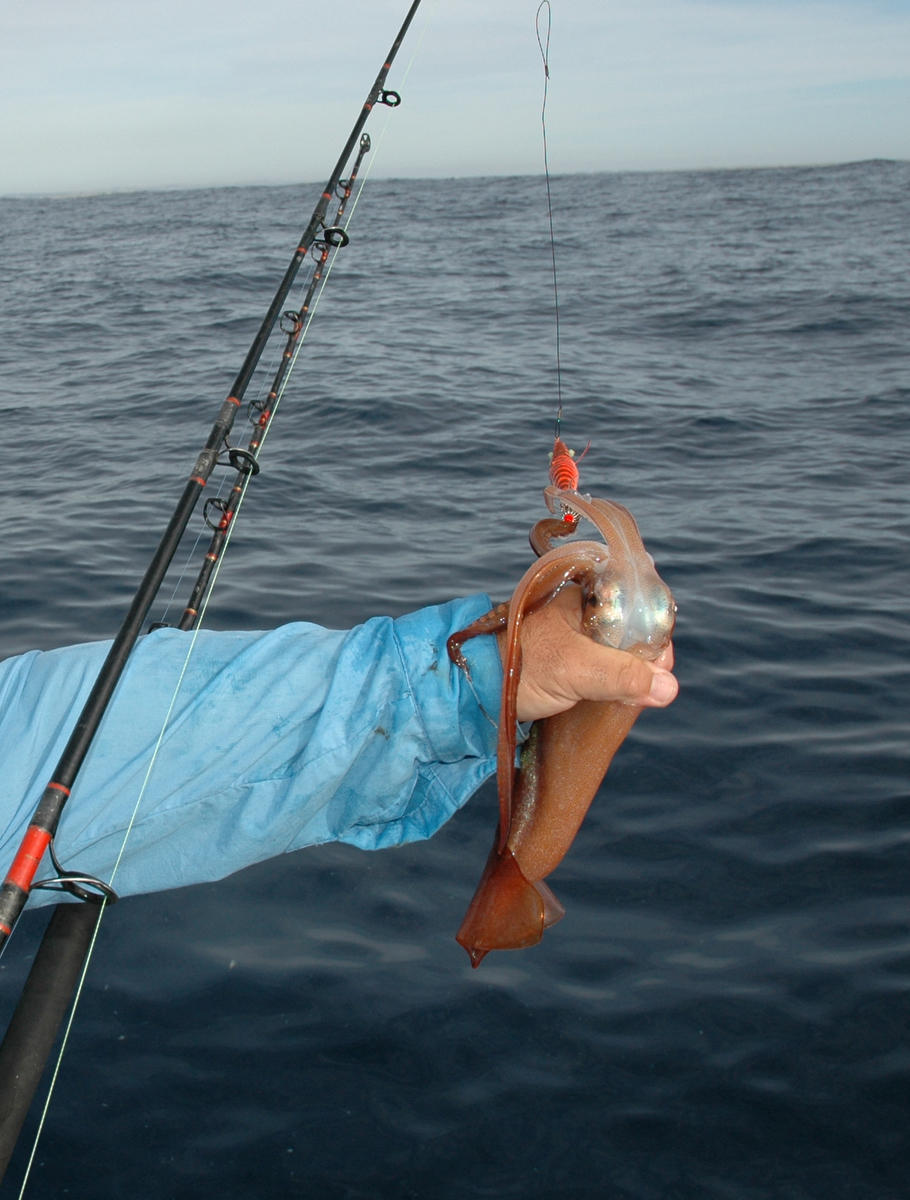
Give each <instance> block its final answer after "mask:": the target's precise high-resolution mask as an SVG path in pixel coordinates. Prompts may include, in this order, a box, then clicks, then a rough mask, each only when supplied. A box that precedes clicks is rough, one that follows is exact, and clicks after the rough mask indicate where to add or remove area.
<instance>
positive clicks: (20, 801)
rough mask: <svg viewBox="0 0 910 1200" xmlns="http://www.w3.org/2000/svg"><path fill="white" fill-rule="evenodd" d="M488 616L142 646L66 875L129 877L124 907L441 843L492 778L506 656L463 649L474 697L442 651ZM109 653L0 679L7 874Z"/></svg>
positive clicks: (84, 803)
mask: <svg viewBox="0 0 910 1200" xmlns="http://www.w3.org/2000/svg"><path fill="white" fill-rule="evenodd" d="M489 608H490V602H489V599H488V598H487V597H486V596H473V597H470V598H468V599H466V600H455V601H452V602H450V603H448V604H443V605H439V606H436V607H432V608H426V609H423V610H421V611H420V612H417V613H412V614H410V615H409V616H406V617H401V618H399V619H398V620H392V619H391V618H388V617H376V618H374V619H373V620H371V621H368V622H367V623H366V624H365V625H360V626H358V627H357V628H356V629H352V630H350V631H347V632H339V631H335V630H329V629H323V628H321V627H319V626H316V625H310V624H304V623H295V624H291V625H284V626H282V627H281V628H279V629H275V630H272V631H271V632H268V633H216V632H207V631H205V630H202V631H200V632H199V633H197V634H195V635H193V634H188V633H181V632H178V631H177V630H173V629H161V630H158V631H156V632H155V633H152V634H149V635H147V636H146V637H143V638H141V639H140V641H139V643H138V645H137V646H136V649H135V650H134V651H133V654H132V656H131V658H130V660H129V662H128V664H127V667H126V670H125V671H124V674H123V677H122V678H121V680H120V683H119V684H118V687H117V691H116V693H115V696H114V700H113V702H112V704H111V707H110V708H109V710H108V712H107V714H106V715H105V717H104V721H103V723H102V725H101V728H100V729H99V731H98V734H97V736H96V738H95V741H94V743H93V745H92V748H91V750H90V752H89V755H88V757H87V759H86V761H85V764H84V766H83V768H82V771H81V772H80V774H79V777H78V779H77V781H76V784H75V786H74V788H73V793H72V796H71V798H70V800H69V801H68V803H67V806H66V808H65V810H64V813H63V817H62V820H61V823H60V828H59V830H58V833H57V840H56V846H57V853H58V856H59V857H60V859H61V861H62V862H63V864H64V866H65V867H66V868H67V869H68V870H78V871H84V872H86V873H88V874H92V875H95V876H98V877H100V878H102V879H105V880H109V879H110V878H111V875H112V872H114V870H115V864H117V866H116V877H115V878H114V887H115V888H116V890H117V891H118V892H119V893H120V894H121V895H129V894H131V893H138V892H150V891H157V890H160V889H163V888H171V887H181V886H183V885H185V884H191V883H200V882H203V881H206V880H214V879H221V878H223V877H224V876H225V875H229V874H230V873H231V872H233V871H236V870H238V869H239V868H241V867H244V866H248V865H249V864H251V863H254V862H258V861H260V860H262V859H265V858H270V857H272V856H273V855H276V854H281V853H283V852H284V851H287V850H295V849H297V848H298V847H301V846H308V845H314V844H317V843H320V842H327V841H342V842H349V843H351V844H352V845H355V846H360V847H362V848H363V849H365V850H374V849H378V848H380V847H385V846H396V845H400V844H402V843H404V842H409V841H414V840H416V839H419V838H428V837H431V836H432V835H433V834H434V833H435V832H436V830H437V829H438V828H439V827H440V826H441V825H442V824H443V823H444V822H445V821H446V820H448V818H449V817H450V816H451V815H452V813H453V812H454V811H455V810H456V809H457V808H459V807H460V806H461V805H462V804H464V803H465V801H466V800H467V799H468V798H469V797H470V796H471V794H472V793H473V792H474V791H475V790H476V788H477V787H478V786H479V785H480V783H481V782H482V781H483V780H484V779H485V778H487V776H488V775H490V774H492V772H493V771H494V770H495V755H496V729H495V724H494V722H493V721H492V720H491V717H494V716H495V715H496V713H497V711H498V707H499V693H500V689H501V684H502V670H501V666H500V660H499V653H498V650H497V646H496V639H495V638H488V637H482V638H476V639H474V640H473V641H471V642H468V643H467V645H466V647H465V649H466V654H467V657H468V659H469V661H470V663H471V667H472V676H473V686H472V685H471V684H470V683H469V682H468V681H467V679H466V678H465V676H464V674H463V673H462V672H461V671H459V670H457V669H456V668H454V667H453V666H452V664H451V663H450V662H449V659H448V656H447V654H446V644H445V643H446V639H447V637H448V636H449V634H451V633H453V632H454V631H455V630H457V629H460V628H463V627H464V626H466V625H468V624H470V622H471V621H473V620H474V619H475V618H476V617H478V616H480V615H481V614H482V613H483V612H485V611H487V610H488V609H489ZM109 645H110V643H108V642H94V643H89V644H87V645H81V646H71V647H68V648H66V649H63V650H52V651H48V652H44V653H39V652H34V653H31V654H24V655H21V656H19V657H18V658H13V659H8V660H7V661H6V662H3V663H0V759H2V761H3V764H4V772H3V775H4V778H3V784H2V794H0V867H2V868H3V869H5V867H6V866H7V865H8V864H9V863H10V862H11V861H12V858H13V856H14V854H15V852H16V849H17V848H18V845H19V842H20V840H21V838H22V835H23V834H24V832H25V829H26V826H27V824H28V822H29V820H30V818H31V816H32V813H33V812H34V809H35V806H36V804H37V802H38V799H39V797H40V795H41V792H42V791H43V789H44V786H45V784H46V783H47V781H48V779H49V778H50V777H51V774H52V772H53V770H54V767H55V766H56V763H57V760H58V758H59V756H60V754H61V753H62V751H63V747H64V745H65V744H66V740H67V738H68V737H69V734H70V732H71V730H72V728H73V725H74V724H75V721H76V718H77V716H78V714H79V711H80V710H81V707H82V705H83V703H84V702H85V699H86V697H87V696H88V693H89V690H90V689H91V686H92V684H93V683H94V680H95V677H96V675H97V673H98V670H99V668H100V666H101V663H102V661H103V658H104V655H105V654H106V652H107V650H108V647H109ZM190 647H192V653H191V654H190V655H189V658H187V652H188V650H189V649H190ZM488 714H489V715H488ZM162 731H163V732H162ZM137 804H138V807H137ZM130 826H131V827H130ZM127 830H129V837H128V839H127V841H126V847H125V850H123V853H122V857H121V847H122V846H123V841H124V836H125V835H126V833H127ZM118 858H119V864H118ZM49 873H50V871H49V870H44V869H42V870H41V871H39V878H40V877H41V876H46V875H48V874H49ZM54 898H56V897H55V896H54V895H49V894H47V893H43V892H41V891H38V892H36V893H34V898H33V900H32V903H40V902H41V901H42V900H45V901H46V900H51V899H54Z"/></svg>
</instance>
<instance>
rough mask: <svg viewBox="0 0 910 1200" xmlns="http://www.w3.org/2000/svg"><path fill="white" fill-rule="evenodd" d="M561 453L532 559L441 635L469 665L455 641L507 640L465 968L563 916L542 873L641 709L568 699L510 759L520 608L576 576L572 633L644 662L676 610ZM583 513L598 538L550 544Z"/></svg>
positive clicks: (604, 504)
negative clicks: (472, 617) (479, 611)
mask: <svg viewBox="0 0 910 1200" xmlns="http://www.w3.org/2000/svg"><path fill="white" fill-rule="evenodd" d="M572 457H573V456H572V452H571V451H570V450H568V449H567V447H566V446H565V443H564V442H562V441H561V440H559V439H558V438H557V440H556V444H555V447H554V452H553V454H552V455H551V459H552V463H553V465H552V467H551V470H550V479H551V481H552V482H551V485H550V486H549V487H547V488H546V489H545V490H544V499H545V501H546V504H547V507H548V509H549V510H550V512H551V513H553V514H554V517H553V518H549V519H545V520H542V521H538V523H537V524H536V525H535V526H534V528H533V529H532V530H531V534H530V542H531V547H532V549H533V550H534V552H535V553H536V554H537V555H539V558H538V561H537V562H536V563H534V565H533V566H531V567H530V568H529V570H528V571H527V572H526V573H525V575H524V577H523V578H522V580H521V582H520V583H519V584H518V587H517V588H516V589H515V592H514V594H513V595H512V598H511V600H510V601H508V602H507V603H506V604H501V605H499V606H498V607H497V608H495V609H493V610H492V612H489V613H487V614H486V615H484V616H482V617H480V618H479V619H478V620H477V621H474V622H473V624H471V625H469V626H468V627H467V628H466V629H463V630H460V631H459V632H458V633H455V634H453V635H452V637H451V638H450V639H449V645H448V652H449V657H450V658H451V659H452V661H453V662H454V663H455V664H456V665H457V666H459V667H460V668H461V669H462V670H464V671H466V672H468V673H469V670H468V664H467V660H466V659H465V657H464V654H463V651H462V646H463V644H464V642H465V641H467V640H468V639H469V638H472V637H476V636H478V635H481V634H492V633H501V632H503V631H504V632H505V643H506V648H505V662H504V682H503V689H502V701H501V706H500V713H499V734H498V743H497V770H496V776H497V785H498V790H499V823H498V825H497V829H496V835H495V838H494V840H493V847H492V849H491V851H490V855H489V858H488V859H487V863H486V867H485V868H484V872H483V875H482V876H481V880H480V883H479V884H478V887H477V891H476V892H475V894H474V897H473V899H472V900H471V903H470V905H469V906H468V911H467V913H466V915H465V918H464V920H463V922H462V924H461V928H460V929H459V930H458V933H457V935H456V940H457V941H458V942H459V944H460V945H462V946H463V947H464V948H465V950H467V952H468V955H469V956H470V959H471V964H472V966H474V967H478V966H479V965H480V963H481V960H482V959H483V958H484V956H485V955H486V954H487V953H488V952H489V951H490V950H517V949H521V948H523V947H525V946H533V945H535V944H536V943H537V942H539V941H540V939H541V937H542V936H543V931H544V930H545V929H547V928H549V926H551V925H554V924H555V923H556V922H557V921H559V920H560V919H561V918H562V917H563V916H564V915H565V909H564V908H563V907H562V905H561V904H560V903H559V901H558V900H557V899H556V897H555V896H554V895H553V893H552V891H551V890H550V888H549V887H548V886H547V884H546V883H545V882H544V880H545V878H546V877H547V876H548V875H549V874H550V873H551V872H552V871H553V870H554V869H555V868H556V867H557V866H558V865H559V863H560V862H561V861H562V859H563V858H564V857H565V855H566V853H567V852H568V850H569V847H570V846H571V845H572V842H573V841H574V839H575V835H576V834H577V833H578V830H579V828H580V827H581V823H582V821H583V820H584V817H585V814H586V813H587V811H588V808H589V807H590V805H591V801H592V800H593V799H594V795H595V793H596V792H597V789H598V788H599V787H600V784H601V782H602V780H603V778H604V776H605V775H606V773H607V770H608V768H609V766H610V763H611V762H612V760H613V756H614V755H615V753H616V751H617V750H618V749H619V747H620V746H621V745H622V743H623V741H624V740H625V737H626V735H627V734H628V732H629V730H630V729H631V728H632V726H633V724H634V723H635V720H636V718H637V717H638V714H639V713H640V712H641V707H640V706H637V705H634V704H625V703H623V702H621V701H618V700H616V701H606V702H600V701H590V700H582V701H579V702H578V703H577V704H576V705H575V706H574V708H571V709H569V711H567V712H563V713H559V714H557V715H556V716H553V717H547V718H546V719H545V720H542V721H537V722H535V723H534V725H533V726H532V727H531V731H530V733H529V735H528V738H527V740H526V741H525V743H524V745H523V746H522V749H521V757H520V762H519V766H518V768H517V769H516V767H515V753H516V743H517V730H518V725H517V717H516V708H517V695H518V684H519V682H520V679H521V630H522V623H523V621H524V618H525V617H526V616H527V615H528V614H529V613H531V612H534V611H536V610H537V609H540V608H542V607H543V606H544V605H546V604H548V603H549V602H550V601H551V600H552V599H553V598H554V597H555V596H556V595H557V593H559V592H560V591H561V590H562V589H563V588H565V587H568V586H570V585H576V586H577V587H579V588H580V590H581V602H582V629H583V632H584V633H586V634H587V635H588V636H589V637H592V638H593V639H594V640H595V641H596V642H600V643H601V644H602V645H604V646H612V647H614V648H615V649H617V650H627V651H629V652H630V653H632V654H636V655H638V656H639V657H641V658H643V659H646V660H650V661H652V662H653V661H654V660H656V659H657V658H659V657H660V655H661V654H662V653H663V651H664V650H665V649H666V647H667V646H668V645H669V643H670V638H671V636H672V633H673V626H674V624H675V620H676V605H675V604H674V601H673V597H672V595H671V594H670V589H669V588H668V587H667V585H666V584H665V583H664V582H663V580H662V579H661V578H660V576H659V575H658V574H657V571H656V570H655V568H654V560H653V559H652V558H651V556H650V555H649V554H648V552H647V551H646V550H645V547H644V544H643V543H642V540H641V535H640V534H639V532H638V526H637V525H636V524H635V520H634V518H633V517H632V514H631V513H630V512H629V511H628V509H625V508H623V506H622V505H621V504H616V503H614V502H613V501H611V500H600V499H592V498H591V497H590V496H582V495H581V494H579V492H578V491H577V483H578V470H577V467H576V466H575V464H574V463H572ZM567 464H569V465H568V467H567ZM566 483H568V484H570V485H571V486H569V487H566V486H564V485H565V484H566ZM557 484H560V485H563V486H556V485H557ZM582 519H584V520H585V521H588V522H590V523H591V524H592V525H593V526H594V527H595V528H596V530H597V532H598V534H599V535H600V537H601V539H602V540H601V541H574V542H571V543H567V544H564V545H562V546H557V547H555V548H554V546H553V542H554V541H556V540H559V539H561V538H565V537H568V536H569V535H570V534H573V533H574V532H575V531H576V529H577V528H578V524H579V521H580V520H582Z"/></svg>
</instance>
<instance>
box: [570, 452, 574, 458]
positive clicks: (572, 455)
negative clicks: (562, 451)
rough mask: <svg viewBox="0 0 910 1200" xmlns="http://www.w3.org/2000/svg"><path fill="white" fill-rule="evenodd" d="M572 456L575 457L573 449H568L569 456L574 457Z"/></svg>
mask: <svg viewBox="0 0 910 1200" xmlns="http://www.w3.org/2000/svg"><path fill="white" fill-rule="evenodd" d="M574 457H575V451H574V450H570V451H569V458H574Z"/></svg>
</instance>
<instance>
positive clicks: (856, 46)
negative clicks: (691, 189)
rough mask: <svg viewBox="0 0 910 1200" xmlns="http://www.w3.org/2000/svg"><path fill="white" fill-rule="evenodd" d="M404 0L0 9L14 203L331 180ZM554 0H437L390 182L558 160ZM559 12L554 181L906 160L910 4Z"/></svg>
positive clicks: (414, 36)
mask: <svg viewBox="0 0 910 1200" xmlns="http://www.w3.org/2000/svg"><path fill="white" fill-rule="evenodd" d="M406 9H407V0H344V2H342V0H319V3H316V2H315V0H294V2H291V0H270V2H269V3H268V4H264V3H262V0H257V2H256V3H254V2H253V0H217V2H216V0H143V2H142V3H139V2H138V0H40V2H39V3H26V2H25V0H0V194H4V195H10V194H21V193H35V192H39V193H67V192H95V191H109V190H118V189H136V188H174V187H205V186H213V185H225V184H250V183H292V182H303V181H306V182H311V181H316V180H321V179H323V178H325V177H326V176H327V175H328V174H329V171H330V170H331V167H332V165H333V163H334V158H335V156H336V155H337V153H338V150H339V149H340V146H341V145H342V144H343V142H344V139H345V137H346V135H347V133H348V131H349V129H350V127H351V126H352V124H353V122H354V120H355V118H356V116H357V112H358V110H359V107H360V105H361V104H362V103H363V100H364V98H365V96H366V94H367V92H368V90H369V86H370V84H371V82H372V80H373V79H374V77H375V75H376V72H377V70H378V68H379V66H380V64H381V62H382V60H383V58H384V56H385V53H386V51H387V49H388V47H389V45H390V44H391V42H392V39H393V37H394V35H395V32H396V30H397V28H398V25H399V24H400V22H401V20H402V18H403V16H404V13H405V11H406ZM536 9H537V0H423V3H422V5H421V8H420V10H418V14H417V17H416V19H415V23H414V25H413V26H412V29H411V32H410V34H409V36H408V39H407V40H406V42H405V44H404V46H403V48H402V50H401V52H400V54H399V58H398V60H397V62H396V64H395V66H394V68H393V71H392V73H391V74H390V77H389V85H390V86H392V87H396V86H400V87H401V90H402V95H403V98H404V102H403V104H402V105H401V107H400V108H399V109H397V110H395V111H394V112H392V111H391V110H387V109H383V110H381V111H380V112H378V113H376V114H374V116H373V117H372V118H371V121H370V124H369V126H368V129H369V130H370V131H371V133H372V134H373V138H374V143H375V142H376V140H377V138H378V136H379V133H380V132H381V131H382V128H383V126H386V128H385V133H384V135H383V137H382V144H381V147H380V148H379V153H377V154H376V155H375V156H374V158H375V159H376V161H375V163H374V166H373V174H374V175H375V176H379V177H402V176H437V177H438V176H442V177H448V176H461V175H507V174H527V173H537V172H539V171H540V170H541V165H542V158H541V142H540V98H541V89H542V82H543V75H542V67H541V62H540V55H539V51H538V48H537V43H536V39H535V34H534V16H535V11H536ZM552 10H553V31H552V40H551V47H550V69H551V80H550V100H549V109H548V125H549V149H550V166H551V170H553V171H554V172H557V173H561V172H575V171H616V170H665V169H680V168H710V167H744V166H783V165H796V164H812V165H815V164H823V163H834V162H848V161H855V160H858V159H868V158H897V159H910V0H552ZM406 72H407V77H406V79H404V82H403V83H402V79H403V77H404V76H405V73H406Z"/></svg>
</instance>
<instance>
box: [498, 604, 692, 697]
mask: <svg viewBox="0 0 910 1200" xmlns="http://www.w3.org/2000/svg"><path fill="white" fill-rule="evenodd" d="M498 641H499V652H500V654H501V655H502V658H503V662H505V634H504V633H501V634H499V635H498ZM521 650H522V667H521V680H520V682H519V685H518V712H517V716H518V720H519V721H539V720H542V719H543V718H544V717H552V716H554V715H555V714H556V713H560V712H565V711H566V709H569V708H572V706H573V705H574V704H576V703H577V702H578V701H579V700H622V701H624V702H625V703H627V704H638V705H641V707H642V708H666V707H667V705H668V704H670V703H672V701H673V700H675V698H676V693H677V692H678V691H679V684H678V683H677V681H676V677H675V676H674V675H672V674H671V671H672V668H673V647H672V645H670V646H668V647H667V648H666V650H664V652H663V654H661V656H660V657H659V658H658V659H656V661H654V662H646V661H645V660H644V659H641V658H639V657H638V656H637V655H635V654H629V653H627V652H626V651H625V650H613V649H611V647H609V646H601V645H600V644H599V643H598V642H595V641H594V640H593V639H592V638H589V637H587V636H586V635H585V634H584V633H582V632H581V589H580V588H578V587H574V586H572V587H565V588H563V589H562V590H561V591H560V592H558V593H557V595H556V596H554V598H553V599H552V600H551V601H550V603H549V604H546V605H544V607H543V608H540V609H538V610H537V611H536V612H533V613H530V614H529V615H528V616H526V617H525V619H524V621H523V622H522V629H521Z"/></svg>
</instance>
